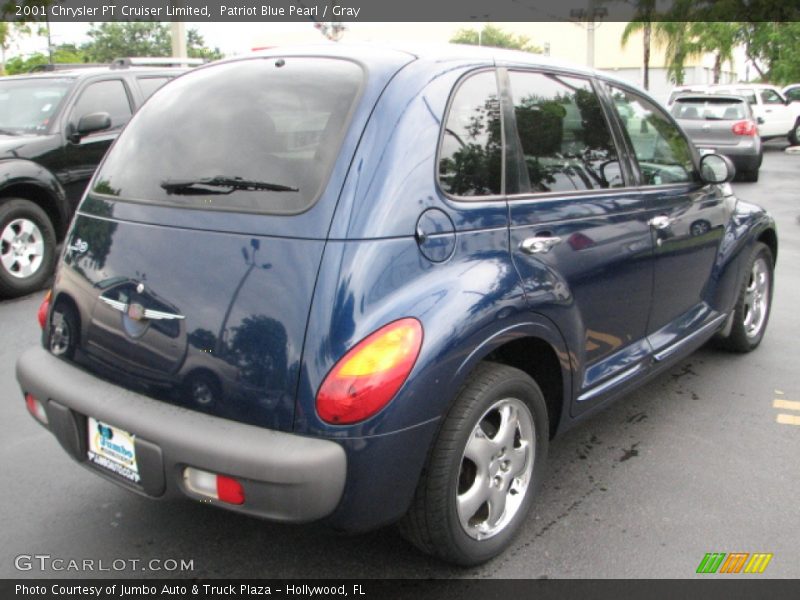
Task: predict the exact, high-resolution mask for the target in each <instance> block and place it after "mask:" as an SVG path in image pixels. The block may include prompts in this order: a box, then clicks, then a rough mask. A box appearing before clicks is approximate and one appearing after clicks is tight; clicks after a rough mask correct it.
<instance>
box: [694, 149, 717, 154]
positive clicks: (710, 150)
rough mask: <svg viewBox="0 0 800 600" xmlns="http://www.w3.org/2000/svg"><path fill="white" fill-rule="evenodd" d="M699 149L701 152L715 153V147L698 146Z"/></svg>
mask: <svg viewBox="0 0 800 600" xmlns="http://www.w3.org/2000/svg"><path fill="white" fill-rule="evenodd" d="M697 150H698V152H700V154H714V149H713V148H698V149H697Z"/></svg>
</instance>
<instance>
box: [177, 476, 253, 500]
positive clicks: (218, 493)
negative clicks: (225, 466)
mask: <svg viewBox="0 0 800 600" xmlns="http://www.w3.org/2000/svg"><path fill="white" fill-rule="evenodd" d="M183 481H184V483H185V484H186V487H187V488H189V490H191V491H192V492H194V493H196V494H200V495H201V496H205V497H206V498H212V499H214V500H219V501H221V502H227V503H228V504H244V488H243V487H242V484H241V483H239V482H238V481H237V480H236V479H234V478H233V477H228V476H227V475H219V474H218V473H210V472H208V471H201V470H200V469H195V468H193V467H186V468H185V469H184V470H183Z"/></svg>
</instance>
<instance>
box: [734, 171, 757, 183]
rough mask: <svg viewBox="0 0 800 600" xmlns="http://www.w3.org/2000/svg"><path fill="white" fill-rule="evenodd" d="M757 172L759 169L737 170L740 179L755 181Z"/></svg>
mask: <svg viewBox="0 0 800 600" xmlns="http://www.w3.org/2000/svg"><path fill="white" fill-rule="evenodd" d="M758 172H759V169H755V170H754V171H739V179H740V180H741V181H747V182H750V183H756V182H757V181H758Z"/></svg>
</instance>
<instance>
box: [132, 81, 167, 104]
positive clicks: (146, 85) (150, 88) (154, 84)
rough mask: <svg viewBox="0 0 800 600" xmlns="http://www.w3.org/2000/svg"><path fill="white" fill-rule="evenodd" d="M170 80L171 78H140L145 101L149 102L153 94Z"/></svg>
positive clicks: (140, 86)
mask: <svg viewBox="0 0 800 600" xmlns="http://www.w3.org/2000/svg"><path fill="white" fill-rule="evenodd" d="M169 80H170V78H169V77H140V78H139V88H141V90H142V96H144V99H145V100H147V99H148V98H149V97H150V96H152V95H153V92H155V91H156V90H157V89H158V88H160V87H161V86H162V85H164V84H165V83H167V82H168V81H169Z"/></svg>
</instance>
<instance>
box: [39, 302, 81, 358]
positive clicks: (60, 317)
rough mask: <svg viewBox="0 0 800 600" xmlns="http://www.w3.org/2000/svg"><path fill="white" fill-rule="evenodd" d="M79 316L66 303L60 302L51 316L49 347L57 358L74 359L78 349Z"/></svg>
mask: <svg viewBox="0 0 800 600" xmlns="http://www.w3.org/2000/svg"><path fill="white" fill-rule="evenodd" d="M78 335H79V326H78V315H77V313H76V312H75V309H74V308H73V307H72V306H71V305H70V304H68V303H66V302H59V303H58V304H56V306H55V307H54V308H53V312H52V315H51V316H50V332H49V335H48V342H47V343H48V347H49V348H50V352H52V353H53V354H54V355H55V356H63V357H64V358H70V359H71V358H72V357H73V356H74V355H75V349H76V348H77V347H78Z"/></svg>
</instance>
